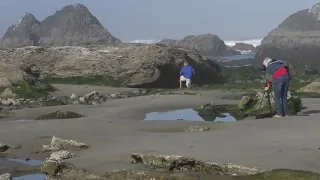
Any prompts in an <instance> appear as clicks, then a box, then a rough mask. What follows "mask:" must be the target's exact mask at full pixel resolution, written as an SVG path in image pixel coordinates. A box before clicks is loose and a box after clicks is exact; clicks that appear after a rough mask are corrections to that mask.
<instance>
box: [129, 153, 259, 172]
mask: <svg viewBox="0 0 320 180" xmlns="http://www.w3.org/2000/svg"><path fill="white" fill-rule="evenodd" d="M131 157H132V158H133V161H132V163H143V164H145V165H147V166H149V167H151V168H153V169H160V170H163V171H171V172H202V173H205V174H215V175H248V174H256V173H259V172H263V171H264V170H262V169H258V168H249V167H244V166H237V165H227V164H226V165H220V164H216V163H210V162H202V161H199V160H197V159H194V158H190V157H183V156H162V155H152V154H132V155H131Z"/></svg>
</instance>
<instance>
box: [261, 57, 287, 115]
mask: <svg viewBox="0 0 320 180" xmlns="http://www.w3.org/2000/svg"><path fill="white" fill-rule="evenodd" d="M263 66H265V68H266V80H267V81H266V83H267V85H266V87H265V89H264V90H265V91H268V90H269V88H270V85H271V83H272V85H273V89H274V98H275V104H276V114H275V115H274V117H283V116H288V99H287V96H288V91H289V81H290V77H289V72H288V70H287V68H286V66H285V64H284V62H283V61H281V60H276V59H271V58H266V59H265V60H264V61H263Z"/></svg>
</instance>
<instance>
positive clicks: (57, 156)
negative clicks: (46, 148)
mask: <svg viewBox="0 0 320 180" xmlns="http://www.w3.org/2000/svg"><path fill="white" fill-rule="evenodd" d="M74 157H76V155H75V154H73V153H71V152H68V151H58V152H53V153H52V154H51V155H50V157H49V159H51V160H57V161H61V160H65V159H70V158H74Z"/></svg>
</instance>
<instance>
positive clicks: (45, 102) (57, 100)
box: [43, 98, 66, 106]
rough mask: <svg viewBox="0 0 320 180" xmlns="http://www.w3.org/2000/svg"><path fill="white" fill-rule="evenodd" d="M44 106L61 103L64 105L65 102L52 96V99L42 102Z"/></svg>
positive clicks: (59, 104)
mask: <svg viewBox="0 0 320 180" xmlns="http://www.w3.org/2000/svg"><path fill="white" fill-rule="evenodd" d="M43 105H44V106H61V105H66V103H65V102H64V101H63V100H61V99H57V98H52V99H47V100H45V101H44V102H43Z"/></svg>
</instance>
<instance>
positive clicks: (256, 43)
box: [129, 39, 262, 53]
mask: <svg viewBox="0 0 320 180" xmlns="http://www.w3.org/2000/svg"><path fill="white" fill-rule="evenodd" d="M261 40H262V39H248V40H243V41H241V40H226V41H225V44H226V45H228V46H234V45H235V44H236V43H246V44H252V45H253V46H254V47H257V46H259V45H260V44H261ZM160 41H161V40H157V39H137V40H133V41H130V42H129V43H141V44H154V43H158V42H160ZM244 53H245V52H244Z"/></svg>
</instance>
